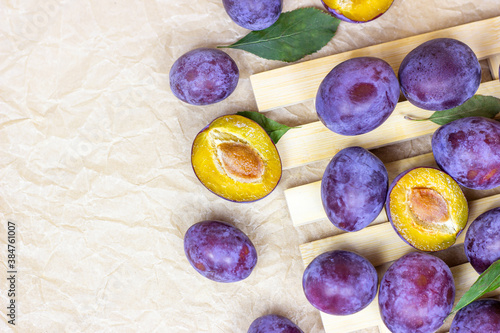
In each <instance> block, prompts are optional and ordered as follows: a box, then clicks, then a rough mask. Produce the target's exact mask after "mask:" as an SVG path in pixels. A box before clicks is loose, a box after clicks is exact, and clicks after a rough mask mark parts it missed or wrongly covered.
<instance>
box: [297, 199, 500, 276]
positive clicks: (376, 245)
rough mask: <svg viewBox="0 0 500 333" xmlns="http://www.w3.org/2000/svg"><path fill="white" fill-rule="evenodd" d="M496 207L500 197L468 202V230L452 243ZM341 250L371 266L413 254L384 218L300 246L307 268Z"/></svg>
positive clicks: (459, 242) (460, 239) (464, 231)
mask: <svg viewBox="0 0 500 333" xmlns="http://www.w3.org/2000/svg"><path fill="white" fill-rule="evenodd" d="M499 205H500V194H497V195H492V196H489V197H486V198H482V199H477V200H474V201H471V202H469V220H468V222H467V227H466V229H464V230H463V231H462V233H461V234H460V235H459V236H458V237H457V241H456V243H455V244H456V245H460V244H463V243H464V240H465V233H466V232H467V228H468V227H469V225H470V223H471V222H472V221H473V220H474V219H476V217H478V216H479V215H480V214H481V213H484V212H486V211H488V210H490V209H493V208H496V207H498V206H499ZM340 249H343V250H347V251H353V252H356V253H358V254H360V255H362V256H363V257H365V258H366V259H368V260H369V261H370V262H371V263H372V264H373V265H374V266H379V265H382V264H384V263H387V262H390V261H393V260H396V259H398V258H400V257H401V256H403V255H405V254H407V253H408V252H411V251H415V249H414V248H413V247H411V246H410V245H408V244H406V243H405V242H404V241H403V240H402V239H401V238H400V237H399V236H398V235H397V234H396V232H395V231H394V229H393V227H392V225H391V224H390V223H389V222H387V218H386V219H385V223H380V224H375V225H370V226H368V227H366V228H364V229H361V230H360V231H356V232H346V233H342V234H339V235H335V236H331V237H328V238H324V239H320V240H316V241H313V242H310V243H305V244H302V245H300V252H301V254H302V260H303V261H304V264H305V265H306V266H307V265H309V263H310V262H311V261H312V260H313V259H314V258H316V257H317V256H318V255H320V254H321V253H323V252H326V251H332V250H340Z"/></svg>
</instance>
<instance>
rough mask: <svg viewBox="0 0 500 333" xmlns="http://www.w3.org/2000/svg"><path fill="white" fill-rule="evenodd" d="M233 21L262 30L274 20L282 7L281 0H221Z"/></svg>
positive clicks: (250, 28) (246, 27)
mask: <svg viewBox="0 0 500 333" xmlns="http://www.w3.org/2000/svg"><path fill="white" fill-rule="evenodd" d="M222 4H223V5H224V9H225V10H226V13H227V14H228V15H229V17H230V18H231V19H232V20H233V22H234V23H236V24H237V25H239V26H240V27H243V28H245V29H249V30H263V29H266V28H268V27H270V26H271V25H273V24H274V22H276V21H277V20H278V18H279V16H280V14H281V10H282V9H283V1H282V0H222Z"/></svg>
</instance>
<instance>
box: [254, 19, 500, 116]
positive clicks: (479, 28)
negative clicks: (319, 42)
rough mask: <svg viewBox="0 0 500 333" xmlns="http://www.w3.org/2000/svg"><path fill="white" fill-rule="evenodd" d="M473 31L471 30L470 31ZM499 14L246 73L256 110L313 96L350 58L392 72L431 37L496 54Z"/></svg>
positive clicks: (483, 54)
mask: <svg viewBox="0 0 500 333" xmlns="http://www.w3.org/2000/svg"><path fill="white" fill-rule="evenodd" d="M471 31H473V32H474V33H471ZM499 35H500V17H494V18H491V19H486V20H482V21H477V22H472V23H467V24H463V25H460V26H456V27H451V28H447V29H442V30H437V31H433V32H428V33H424V34H421V35H417V36H412V37H408V38H403V39H399V40H395V41H390V42H386V43H382V44H377V45H372V46H368V47H365V48H361V49H356V50H352V51H348V52H343V53H339V54H334V55H331V56H327V57H323V58H319V59H313V60H310V61H305V62H299V63H295V64H292V65H288V66H285V67H281V68H277V69H274V70H270V71H266V72H262V73H257V74H254V75H251V76H250V81H251V84H252V88H253V91H254V95H255V100H256V102H257V107H258V109H259V110H260V111H267V110H270V109H275V108H278V107H283V106H287V105H292V104H297V103H301V102H304V101H306V100H309V99H311V98H314V97H315V95H316V91H317V89H318V87H319V84H320V83H321V81H322V80H323V78H324V77H325V76H326V74H328V72H329V71H330V70H331V69H332V68H333V67H334V66H335V65H337V64H339V63H340V62H342V61H345V60H347V59H350V58H354V57H360V56H373V57H378V58H381V59H384V60H385V61H387V62H388V63H389V64H390V65H391V66H392V67H393V68H394V70H395V71H396V73H397V70H398V68H399V64H400V63H401V61H402V60H403V58H404V57H405V56H406V54H408V52H410V51H411V50H412V49H414V48H415V47H417V46H418V45H420V44H422V43H423V42H425V41H427V40H430V39H434V38H442V37H448V38H455V39H458V40H461V41H462V42H464V43H466V44H467V45H469V46H470V47H471V49H472V50H473V51H474V53H475V54H476V56H477V57H478V58H479V59H485V58H487V57H488V56H490V55H494V54H499V53H500V41H499V40H498V38H494V37H492V36H499Z"/></svg>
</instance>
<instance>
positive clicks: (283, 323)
mask: <svg viewBox="0 0 500 333" xmlns="http://www.w3.org/2000/svg"><path fill="white" fill-rule="evenodd" d="M247 333H304V332H303V331H302V330H301V329H300V328H299V327H298V326H297V325H295V324H294V323H293V322H292V321H291V320H290V319H288V318H286V317H283V316H278V315H266V316H262V317H259V318H257V319H255V320H254V321H253V323H252V324H251V325H250V328H249V329H248V332H247Z"/></svg>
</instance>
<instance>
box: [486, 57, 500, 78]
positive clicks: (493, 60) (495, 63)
mask: <svg viewBox="0 0 500 333" xmlns="http://www.w3.org/2000/svg"><path fill="white" fill-rule="evenodd" d="M488 65H489V67H490V72H491V76H492V77H493V79H495V80H498V79H499V74H500V73H499V70H500V69H499V68H500V54H497V55H495V56H493V57H489V58H488Z"/></svg>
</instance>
